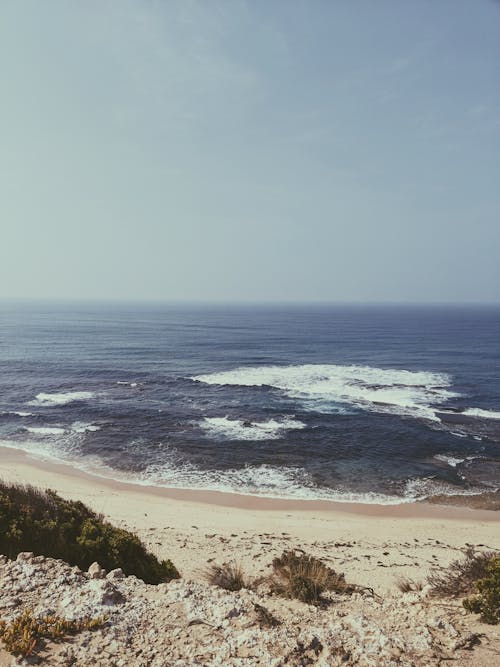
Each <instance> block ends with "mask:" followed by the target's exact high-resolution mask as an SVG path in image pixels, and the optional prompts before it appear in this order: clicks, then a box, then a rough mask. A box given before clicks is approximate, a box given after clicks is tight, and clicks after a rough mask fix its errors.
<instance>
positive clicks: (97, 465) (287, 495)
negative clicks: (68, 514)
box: [0, 439, 485, 505]
mask: <svg viewBox="0 0 500 667" xmlns="http://www.w3.org/2000/svg"><path fill="white" fill-rule="evenodd" d="M0 446H2V447H8V448H11V449H21V450H24V451H26V452H28V453H29V454H31V455H33V456H35V457H37V458H40V459H48V460H51V461H54V462H59V463H66V464H70V465H73V466H74V467H75V468H77V469H81V470H85V471H86V472H89V473H91V474H94V475H97V476H99V477H102V478H104V479H114V480H117V481H120V482H125V483H129V484H139V485H141V486H156V487H163V488H176V489H188V490H193V491H219V492H223V493H237V494H240V495H248V496H259V497H264V498H275V499H284V500H328V501H333V502H341V503H362V504H374V505H400V504H404V503H411V502H415V501H417V500H423V499H425V498H428V497H430V496H435V495H449V496H453V495H478V494H480V493H484V491H485V489H484V488H479V487H477V488H476V487H474V488H469V489H463V488H458V487H455V486H453V485H452V484H448V483H446V482H442V481H439V480H437V479H434V478H432V477H426V478H414V479H409V480H406V482H405V483H404V484H402V485H401V487H400V488H399V491H398V493H394V494H389V493H380V492H376V491H353V490H350V489H348V488H345V487H343V486H342V485H339V486H338V487H337V488H330V487H321V486H317V484H316V483H315V482H314V480H313V478H312V476H311V475H310V474H309V473H308V472H307V471H306V470H304V469H303V468H298V467H291V466H280V467H278V466H272V465H266V464H263V465H258V466H245V467H244V468H232V469H229V470H203V469H200V468H197V467H196V466H194V465H193V464H191V463H189V462H186V461H182V459H181V458H180V457H179V455H178V453H177V452H176V450H170V452H168V453H165V452H164V455H165V454H166V456H165V458H166V460H164V461H163V462H162V463H152V464H150V465H148V466H147V467H146V468H145V469H144V470H143V471H142V472H129V473H126V472H122V471H119V470H117V469H115V468H113V467H111V466H110V465H109V464H107V463H105V462H104V461H103V460H102V459H100V458H99V457H98V456H96V455H93V456H85V457H82V456H80V455H75V452H74V451H72V449H71V446H70V445H69V443H67V442H65V444H64V446H63V447H61V446H59V445H57V439H56V440H53V441H50V440H49V441H44V442H43V444H42V443H41V441H23V442H18V441H6V440H3V441H0Z"/></svg>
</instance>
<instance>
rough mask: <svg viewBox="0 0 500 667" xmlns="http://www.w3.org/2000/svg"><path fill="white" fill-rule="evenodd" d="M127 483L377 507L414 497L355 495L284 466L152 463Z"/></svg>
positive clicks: (372, 494) (407, 500) (379, 494)
mask: <svg viewBox="0 0 500 667" xmlns="http://www.w3.org/2000/svg"><path fill="white" fill-rule="evenodd" d="M130 481H131V482H132V481H133V482H135V483H137V482H139V483H140V484H144V485H154V486H164V487H170V488H182V489H192V490H198V491H220V492H223V493H237V494H240V495H250V496H261V497H264V498H280V499H290V498H293V499H297V500H299V499H300V500H331V501H336V502H349V503H366V504H377V505H380V504H381V505H399V504H401V503H405V502H412V501H413V498H410V499H406V498H402V497H399V496H390V495H386V494H383V493H375V492H366V493H361V492H360V493H357V492H350V491H348V490H344V489H341V488H339V489H329V488H326V487H318V486H316V485H315V484H314V482H313V480H312V478H311V477H310V475H309V474H308V473H307V472H306V471H305V470H303V469H301V468H293V467H285V466H284V467H275V466H270V465H259V466H247V467H245V468H240V469H230V470H199V469H197V468H195V467H194V466H191V465H190V464H184V465H179V464H178V463H177V464H172V463H165V464H159V465H158V464H154V465H150V466H148V468H146V470H145V471H144V472H143V473H142V474H141V476H140V477H139V478H134V479H131V480H130Z"/></svg>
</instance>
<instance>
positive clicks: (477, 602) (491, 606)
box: [463, 557, 500, 625]
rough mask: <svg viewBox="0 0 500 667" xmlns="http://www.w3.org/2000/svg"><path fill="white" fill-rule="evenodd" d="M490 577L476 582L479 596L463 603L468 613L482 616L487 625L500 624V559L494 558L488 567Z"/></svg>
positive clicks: (475, 586)
mask: <svg viewBox="0 0 500 667" xmlns="http://www.w3.org/2000/svg"><path fill="white" fill-rule="evenodd" d="M487 571H488V576H486V577H485V578H484V579H480V580H479V581H476V582H475V584H474V588H475V589H476V591H477V593H478V594H477V595H474V596H473V597H470V598H467V599H465V600H464V601H463V605H464V607H465V608H466V609H467V611H470V612H473V613H475V614H481V620H482V621H484V622H485V623H491V624H492V625H496V624H497V623H500V557H496V558H492V559H491V560H490V562H489V563H488V566H487Z"/></svg>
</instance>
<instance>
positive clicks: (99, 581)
mask: <svg viewBox="0 0 500 667" xmlns="http://www.w3.org/2000/svg"><path fill="white" fill-rule="evenodd" d="M428 593H429V590H428V588H424V589H423V590H422V591H421V592H418V593H406V594H402V593H400V592H398V591H397V590H396V589H394V590H393V591H392V592H384V593H383V594H381V595H380V596H379V595H377V594H375V595H371V594H370V593H366V594H359V593H356V594H354V595H350V596H348V595H346V596H336V595H332V596H331V598H330V601H329V602H330V604H327V605H325V606H323V607H319V608H318V607H314V606H309V605H306V604H303V603H300V602H296V601H290V600H284V599H281V598H278V597H274V596H272V595H270V593H269V590H268V589H267V588H266V585H265V584H262V585H261V587H260V589H259V590H258V592H257V593H256V592H252V591H247V590H242V591H240V592H237V593H230V592H227V591H225V590H222V589H219V588H217V587H214V586H210V585H208V584H206V583H202V582H194V581H187V580H184V579H180V580H177V581H172V582H171V583H169V584H161V585H160V586H150V585H146V584H144V583H143V582H142V581H140V580H138V579H136V578H135V577H124V576H123V574H122V573H121V571H119V570H114V571H112V572H109V573H107V574H106V573H105V572H104V571H103V570H101V568H100V567H99V566H97V565H94V566H91V568H89V572H81V571H80V570H79V569H78V568H75V567H70V566H69V565H67V564H66V563H64V562H62V561H56V560H52V559H45V558H43V557H42V556H37V557H34V556H33V555H32V554H20V555H19V556H18V558H17V560H16V561H9V560H7V559H6V558H4V557H0V616H1V617H2V618H3V619H5V620H9V619H11V618H13V617H15V616H17V615H18V614H19V613H20V612H21V611H22V610H23V609H25V608H27V607H28V608H31V609H32V610H33V611H34V612H35V614H48V613H56V614H59V615H61V616H64V617H66V618H69V619H73V618H74V619H78V618H82V617H83V616H92V617H96V616H100V615H103V614H106V615H107V617H108V620H107V621H106V623H105V625H104V626H103V627H101V628H100V629H98V630H94V631H85V632H82V633H81V634H79V635H77V636H75V637H72V638H69V639H67V640H64V641H62V642H60V643H54V642H48V643H47V644H45V646H43V647H41V649H40V650H39V651H38V655H37V656H34V657H31V658H29V660H28V661H23V660H20V659H17V660H16V659H15V658H13V657H12V656H10V654H7V653H6V652H5V651H3V650H0V666H1V667H7V666H10V665H19V664H33V663H34V662H37V661H39V662H41V663H42V664H46V665H54V666H56V665H60V666H63V665H64V666H70V665H75V666H81V667H87V666H88V665H96V666H100V667H166V666H176V667H187V666H191V665H193V666H194V665H199V666H202V665H207V666H221V667H222V666H224V667H226V666H227V667H232V666H234V667H236V666H240V665H241V666H243V665H244V666H248V667H250V666H252V667H253V666H260V667H272V666H276V667H277V666H281V665H283V666H285V665H287V666H291V667H299V666H302V665H318V666H319V665H322V666H325V667H326V666H335V665H360V666H361V667H363V666H371V665H373V666H374V667H384V666H387V667H389V666H407V667H410V666H424V665H425V666H429V665H441V664H443V665H444V664H445V663H446V664H447V663H449V662H452V663H454V664H458V665H484V666H487V665H497V664H499V656H500V637H499V632H498V629H497V628H495V627H492V626H487V625H484V624H480V623H478V621H477V620H476V619H475V617H474V616H471V615H468V614H465V612H464V610H463V609H462V607H461V605H460V602H459V601H453V600H448V601H443V600H436V599H434V598H432V597H429V595H428ZM267 612H269V613H270V615H269V614H268V613H267ZM273 618H274V619H275V620H276V621H277V623H276V624H274V623H273Z"/></svg>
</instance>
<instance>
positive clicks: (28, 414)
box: [0, 410, 33, 417]
mask: <svg viewBox="0 0 500 667" xmlns="http://www.w3.org/2000/svg"><path fill="white" fill-rule="evenodd" d="M0 414H2V415H15V416H16V417H33V413H32V412H22V411H19V410H2V411H1V412H0Z"/></svg>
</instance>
